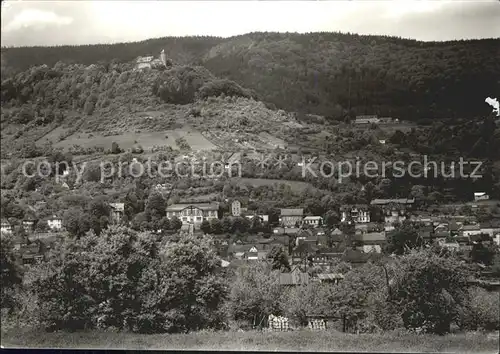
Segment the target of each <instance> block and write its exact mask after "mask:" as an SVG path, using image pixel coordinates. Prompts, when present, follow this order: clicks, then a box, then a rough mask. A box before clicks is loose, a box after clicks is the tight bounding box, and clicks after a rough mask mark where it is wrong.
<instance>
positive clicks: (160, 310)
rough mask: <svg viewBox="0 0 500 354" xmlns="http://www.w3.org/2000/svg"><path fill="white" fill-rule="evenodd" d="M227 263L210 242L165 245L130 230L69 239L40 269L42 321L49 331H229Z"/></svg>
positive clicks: (189, 240) (36, 273) (37, 289)
mask: <svg viewBox="0 0 500 354" xmlns="http://www.w3.org/2000/svg"><path fill="white" fill-rule="evenodd" d="M219 264H220V263H219V260H218V258H217V257H216V256H215V254H214V253H213V252H212V251H211V248H210V246H209V243H208V241H202V240H198V239H195V238H188V237H186V238H182V239H181V240H180V241H179V242H178V243H175V244H170V243H167V244H165V245H164V246H163V247H159V245H158V244H157V243H156V242H155V240H154V238H153V237H151V235H150V234H148V233H140V234H137V233H135V232H134V231H132V230H130V229H126V228H111V229H108V230H106V231H104V232H103V233H102V234H101V235H100V236H99V237H97V236H95V235H94V234H92V233H90V234H87V236H85V237H82V238H81V239H80V240H75V241H72V240H68V241H65V242H64V243H63V244H62V245H61V247H60V248H59V249H57V250H55V255H54V256H53V257H52V259H51V260H50V262H48V263H47V264H45V265H42V266H40V267H37V268H34V269H33V270H32V275H33V277H34V278H35V281H34V283H33V289H34V291H35V293H36V294H37V295H38V302H39V313H38V319H39V321H40V323H41V324H42V325H43V326H44V327H45V328H47V329H48V330H59V329H69V330H76V329H83V328H114V329H118V330H127V331H133V332H145V333H159V332H185V331H189V330H198V329H202V328H221V327H222V325H223V316H222V313H221V311H220V308H221V304H222V301H223V300H224V298H225V294H226V288H225V285H224V282H223V281H222V278H221V276H220V275H219V274H218V273H217V268H218V267H219Z"/></svg>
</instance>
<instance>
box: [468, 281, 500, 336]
mask: <svg viewBox="0 0 500 354" xmlns="http://www.w3.org/2000/svg"><path fill="white" fill-rule="evenodd" d="M460 320H461V326H462V327H463V328H465V329H468V330H486V331H494V330H499V329H500V296H499V295H498V293H491V292H488V291H486V290H484V289H482V288H479V287H473V288H471V289H469V302H468V304H467V305H466V306H465V308H464V309H463V312H462V317H461V319H460Z"/></svg>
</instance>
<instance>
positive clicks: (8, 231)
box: [0, 219, 12, 234]
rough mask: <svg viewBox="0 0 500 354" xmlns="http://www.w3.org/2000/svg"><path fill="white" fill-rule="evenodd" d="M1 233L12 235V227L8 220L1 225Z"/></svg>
mask: <svg viewBox="0 0 500 354" xmlns="http://www.w3.org/2000/svg"><path fill="white" fill-rule="evenodd" d="M0 232H1V233H5V234H11V233H12V225H11V224H10V222H9V221H8V220H7V219H2V221H1V224H0Z"/></svg>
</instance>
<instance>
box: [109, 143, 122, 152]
mask: <svg viewBox="0 0 500 354" xmlns="http://www.w3.org/2000/svg"><path fill="white" fill-rule="evenodd" d="M121 152H122V149H120V146H119V145H118V143H117V142H115V141H113V142H112V143H111V153H112V154H119V153H121Z"/></svg>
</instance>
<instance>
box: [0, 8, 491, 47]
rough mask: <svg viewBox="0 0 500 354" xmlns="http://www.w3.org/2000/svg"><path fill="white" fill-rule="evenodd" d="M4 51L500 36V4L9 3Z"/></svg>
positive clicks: (3, 31) (3, 32)
mask: <svg viewBox="0 0 500 354" xmlns="http://www.w3.org/2000/svg"><path fill="white" fill-rule="evenodd" d="M1 16H2V22H1V36H2V38H1V39H2V46H31V45H43V46H46V45H66V44H96V43H116V42H131V41H140V40H144V39H148V38H158V37H167V36H189V35H211V36H221V37H230V36H234V35H240V34H245V33H248V32H258V31H272V32H299V33H304V32H317V31H341V32H351V33H359V34H374V35H377V34H378V35H391V36H400V37H404V38H412V39H417V40H423V41H445V40H455V39H478V38H500V20H499V19H500V1H498V0H470V1H458V0H454V1H442V0H433V1H410V0H393V1H390V0H387V1H375V0H364V1H361V0H360V1H342V0H332V1H182V2H181V1H167V0H164V1H161V0H157V1H144V0H142V1H118V0H114V1H104V0H94V1H82V0H72V1H71V0H66V1H49V0H41V1H31V0H6V1H5V2H4V1H2V15H1Z"/></svg>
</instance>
